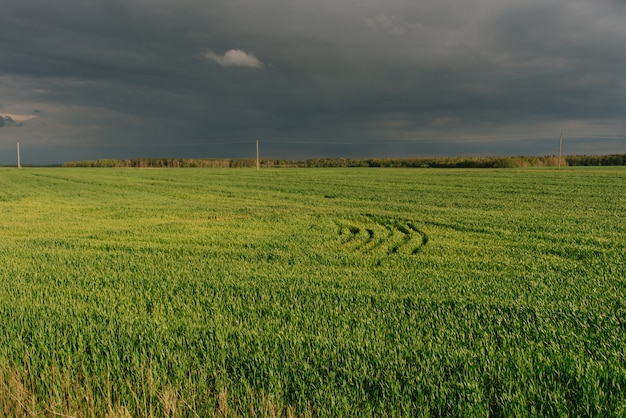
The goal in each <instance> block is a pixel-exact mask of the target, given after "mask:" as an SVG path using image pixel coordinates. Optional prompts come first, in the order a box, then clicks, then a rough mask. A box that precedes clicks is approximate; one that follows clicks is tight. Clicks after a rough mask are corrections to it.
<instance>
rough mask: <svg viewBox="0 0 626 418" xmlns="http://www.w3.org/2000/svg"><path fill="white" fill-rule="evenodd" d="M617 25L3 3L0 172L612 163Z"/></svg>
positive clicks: (246, 2)
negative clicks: (436, 162) (464, 159)
mask: <svg viewBox="0 0 626 418" xmlns="http://www.w3.org/2000/svg"><path fill="white" fill-rule="evenodd" d="M624 21H626V4H625V3H624V2H620V1H617V0H600V1H598V2H586V1H582V0H547V1H546V0H504V1H496V0H468V1H465V2H458V1H452V0H424V1H420V2H415V1H412V0H385V1H383V0H372V1H367V2H363V1H361V0H346V1H342V2H335V1H327V0H322V1H319V2H315V4H313V3H311V2H307V1H304V0H294V1H290V2H288V3H285V2H284V1H279V0H267V1H264V2H262V4H261V3H259V2H257V1H253V0H241V1H238V2H215V1H208V2H207V1H200V0H180V1H179V2H176V3H171V2H164V1H157V2H153V3H151V4H147V3H146V2H145V1H143V0H126V1H121V0H101V1H99V2H95V3H94V2H84V1H79V0H58V1H55V2H50V1H46V0H8V1H7V2H5V4H3V12H2V14H1V15H0V43H1V44H2V46H3V49H2V54H0V92H1V93H2V94H0V115H3V116H2V117H3V120H2V124H3V125H4V127H7V126H9V125H10V124H22V125H23V126H21V127H20V129H11V130H8V129H1V130H0V164H6V163H11V158H13V157H12V155H13V151H12V149H13V147H14V143H15V140H20V143H21V144H22V146H23V148H24V149H25V152H26V154H27V155H29V156H30V157H31V158H32V159H33V162H34V163H54V162H63V161H67V160H72V159H83V158H90V159H91V158H108V157H110V158H131V157H140V156H173V157H175V156H182V157H240V156H251V155H254V140H255V139H257V138H260V139H261V143H262V148H261V149H262V154H264V155H266V156H268V157H269V156H272V157H288V158H308V157H318V156H337V155H341V156H347V157H363V156H398V155H401V156H404V155H415V156H423V155H469V154H471V155H477V154H478V155H486V154H494V153H496V154H545V153H554V152H558V136H559V134H560V132H561V131H563V133H564V137H565V141H564V152H565V153H588V152H590V151H593V152H602V153H604V152H620V153H622V152H626V139H625V138H626V121H625V116H624V115H626V100H625V99H624V98H625V97H626V78H625V76H624V74H626V54H624V52H623V49H624V48H623V43H624V42H623V40H624V39H626V25H623V22H624ZM235 46H236V47H237V48H236V49H233V47H235ZM260 70H262V71H260ZM16 115H31V116H32V115H36V116H37V117H36V118H30V119H27V120H19V119H18V118H17V117H16ZM7 118H10V120H12V121H13V122H11V121H10V120H9V119H7ZM5 150H6V151H5Z"/></svg>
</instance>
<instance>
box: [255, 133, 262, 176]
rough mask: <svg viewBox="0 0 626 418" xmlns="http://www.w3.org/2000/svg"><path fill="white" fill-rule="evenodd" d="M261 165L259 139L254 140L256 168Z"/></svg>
mask: <svg viewBox="0 0 626 418" xmlns="http://www.w3.org/2000/svg"><path fill="white" fill-rule="evenodd" d="M260 167H261V163H260V161H259V140H258V139H257V140H256V169H257V170H258V169H259V168H260Z"/></svg>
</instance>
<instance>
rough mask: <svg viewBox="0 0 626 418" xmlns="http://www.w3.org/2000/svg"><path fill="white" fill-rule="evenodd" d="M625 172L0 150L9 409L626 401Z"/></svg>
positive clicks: (572, 412) (269, 410) (617, 409)
mask: <svg viewBox="0 0 626 418" xmlns="http://www.w3.org/2000/svg"><path fill="white" fill-rule="evenodd" d="M625 179H626V171H625V170H623V169H603V170H598V169H593V170H591V169H586V170H580V169H578V170H573V169H566V170H560V171H557V170H541V171H540V170H518V171H513V170H486V171H471V170H458V171H452V170H441V171H431V170H384V169H380V170H376V169H369V170H361V169H350V170H341V169H334V170H276V171H271V170H267V171H260V172H256V171H252V170H227V171H220V170H215V171H214V170H116V169H111V170H88V169H24V170H21V171H17V170H9V169H5V170H0V213H1V214H2V216H1V218H0V279H1V280H0V317H1V318H2V322H1V323H0V413H3V414H4V415H14V416H58V415H59V414H62V415H69V416H202V417H204V416H243V415H245V416H290V415H294V416H338V415H341V416H344V415H345V416H361V415H377V416H378V415H391V416H441V415H445V416H606V415H613V416H623V415H626V397H624V395H623V393H624V388H625V387H626V348H625V347H626V321H625V318H626V271H625V266H626V259H625V254H626V241H625V240H624V238H623V237H624V236H625V233H626V216H625V215H626V197H625V195H624V194H623V193H622V191H621V190H622V188H623V185H624V180H625Z"/></svg>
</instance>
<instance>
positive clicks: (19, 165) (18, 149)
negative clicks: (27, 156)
mask: <svg viewBox="0 0 626 418" xmlns="http://www.w3.org/2000/svg"><path fill="white" fill-rule="evenodd" d="M17 168H22V163H21V161H20V141H17Z"/></svg>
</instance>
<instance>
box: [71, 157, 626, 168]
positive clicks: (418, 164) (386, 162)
mask: <svg viewBox="0 0 626 418" xmlns="http://www.w3.org/2000/svg"><path fill="white" fill-rule="evenodd" d="M260 165H261V167H263V168H272V167H294V168H295V167H302V168H309V167H311V168H314V167H405V168H429V167H432V168H522V167H556V166H558V165H559V157H556V156H544V157H529V156H517V157H436V158H417V157H416V158H367V159H351V158H311V159H308V160H304V161H294V160H284V159H267V158H263V159H261V160H260ZM561 165H562V166H617V165H626V154H611V155H574V156H566V157H561ZM63 167H136V168H164V167H172V168H179V167H195V168H244V167H250V168H252V167H256V160H255V159H254V158H231V159H229V158H219V159H218V158H134V159H130V160H115V159H102V160H89V161H72V162H68V163H65V164H63Z"/></svg>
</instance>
